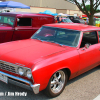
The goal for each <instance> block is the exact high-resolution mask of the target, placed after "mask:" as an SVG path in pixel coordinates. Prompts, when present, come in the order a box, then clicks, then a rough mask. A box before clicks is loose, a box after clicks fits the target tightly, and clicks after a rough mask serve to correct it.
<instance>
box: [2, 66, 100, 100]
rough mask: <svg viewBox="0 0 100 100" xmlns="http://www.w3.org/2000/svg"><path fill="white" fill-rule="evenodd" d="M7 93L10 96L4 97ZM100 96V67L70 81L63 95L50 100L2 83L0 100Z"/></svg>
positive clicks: (89, 99) (78, 99)
mask: <svg viewBox="0 0 100 100" xmlns="http://www.w3.org/2000/svg"><path fill="white" fill-rule="evenodd" d="M16 92H18V93H23V92H24V93H26V96H25V95H24V96H22V95H21V96H19V95H16V96H15V95H13V93H16ZM2 93H4V94H5V93H6V94H7V95H8V94H9V93H10V94H9V96H7V95H6V96H2ZM99 94H100V66H98V67H96V68H94V69H92V70H90V71H88V72H86V73H84V74H82V75H80V76H78V77H76V78H74V79H72V80H70V81H69V82H68V83H67V85H66V87H65V90H64V91H63V93H62V94H61V95H59V96H58V97H55V98H49V97H47V96H45V95H44V94H43V92H40V93H39V94H37V95H35V94H34V93H33V92H31V91H28V90H26V89H22V88H20V87H17V86H14V85H11V84H9V85H6V84H5V83H3V82H0V100H93V99H94V98H96V97H97V96H98V95H99ZM98 100H99V99H98Z"/></svg>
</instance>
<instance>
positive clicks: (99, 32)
mask: <svg viewBox="0 0 100 100" xmlns="http://www.w3.org/2000/svg"><path fill="white" fill-rule="evenodd" d="M98 34H99V41H100V31H98Z"/></svg>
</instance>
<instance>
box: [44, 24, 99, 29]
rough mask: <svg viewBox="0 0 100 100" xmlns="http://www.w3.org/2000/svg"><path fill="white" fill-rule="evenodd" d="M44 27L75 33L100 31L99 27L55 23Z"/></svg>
mask: <svg viewBox="0 0 100 100" xmlns="http://www.w3.org/2000/svg"><path fill="white" fill-rule="evenodd" d="M44 26H49V27H58V28H64V29H71V30H77V31H90V30H100V27H96V26H91V25H84V24H80V23H56V24H45V25H44Z"/></svg>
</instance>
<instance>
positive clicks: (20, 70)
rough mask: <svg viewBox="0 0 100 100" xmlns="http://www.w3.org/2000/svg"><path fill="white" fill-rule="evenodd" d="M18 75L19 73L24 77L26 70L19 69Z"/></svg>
mask: <svg viewBox="0 0 100 100" xmlns="http://www.w3.org/2000/svg"><path fill="white" fill-rule="evenodd" d="M18 73H19V75H21V76H23V75H24V69H23V68H18Z"/></svg>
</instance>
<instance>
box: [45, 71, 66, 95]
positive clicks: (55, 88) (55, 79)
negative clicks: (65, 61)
mask: <svg viewBox="0 0 100 100" xmlns="http://www.w3.org/2000/svg"><path fill="white" fill-rule="evenodd" d="M67 79H68V76H67V73H66V72H65V71H64V70H59V71H57V72H55V73H54V74H53V75H52V77H51V78H50V81H49V83H48V86H47V88H46V89H45V93H46V94H47V95H48V96H49V97H56V96H58V95H59V94H60V93H61V92H62V91H63V90H64V88H65V85H66V83H67Z"/></svg>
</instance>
